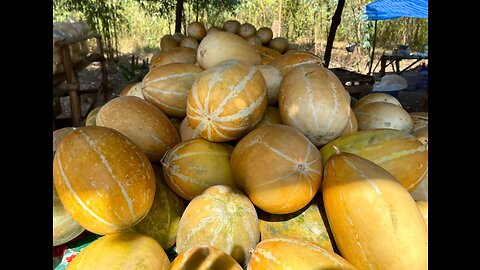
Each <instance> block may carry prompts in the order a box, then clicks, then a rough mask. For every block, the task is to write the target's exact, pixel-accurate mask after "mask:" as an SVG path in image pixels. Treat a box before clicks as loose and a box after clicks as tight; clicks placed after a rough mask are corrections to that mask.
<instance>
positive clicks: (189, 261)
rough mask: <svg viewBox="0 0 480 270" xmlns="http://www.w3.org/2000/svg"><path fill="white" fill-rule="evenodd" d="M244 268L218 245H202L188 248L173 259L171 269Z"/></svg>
mask: <svg viewBox="0 0 480 270" xmlns="http://www.w3.org/2000/svg"><path fill="white" fill-rule="evenodd" d="M186 269H192V270H194V269H195V270H242V267H241V266H240V265H239V264H238V263H237V262H236V261H235V260H234V259H233V258H232V256H230V255H228V254H227V253H225V252H223V251H221V250H219V249H218V248H216V247H212V246H208V245H201V246H194V247H191V248H189V249H187V250H186V251H185V252H183V253H180V254H178V256H177V257H176V258H175V259H174V260H173V262H172V265H171V266H170V270H186Z"/></svg>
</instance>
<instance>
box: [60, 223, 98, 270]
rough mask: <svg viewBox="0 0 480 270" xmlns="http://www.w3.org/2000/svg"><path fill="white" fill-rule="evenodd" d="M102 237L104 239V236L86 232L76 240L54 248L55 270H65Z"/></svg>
mask: <svg viewBox="0 0 480 270" xmlns="http://www.w3.org/2000/svg"><path fill="white" fill-rule="evenodd" d="M100 237H102V235H97V234H93V233H91V232H89V231H84V232H83V233H81V234H80V235H79V236H77V237H76V238H75V239H73V240H71V241H69V242H67V243H65V244H63V245H60V246H56V247H53V269H54V270H65V269H66V268H67V265H68V264H69V263H70V262H71V261H72V260H73V258H75V256H76V255H77V254H78V253H79V252H80V251H81V250H82V249H83V248H85V247H86V246H88V245H90V244H91V243H92V242H93V241H95V240H97V239H98V238H100Z"/></svg>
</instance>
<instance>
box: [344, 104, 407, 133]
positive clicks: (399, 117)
mask: <svg viewBox="0 0 480 270" xmlns="http://www.w3.org/2000/svg"><path fill="white" fill-rule="evenodd" d="M356 104H357V103H356ZM353 112H354V113H355V117H356V118H357V122H358V130H371V129H382V128H388V129H396V130H400V131H405V132H407V133H412V131H413V122H412V118H411V117H410V115H409V114H408V112H407V111H405V110H404V109H403V108H402V107H400V106H398V105H395V104H392V103H388V102H370V103H367V104H363V105H360V106H357V107H355V108H354V109H353Z"/></svg>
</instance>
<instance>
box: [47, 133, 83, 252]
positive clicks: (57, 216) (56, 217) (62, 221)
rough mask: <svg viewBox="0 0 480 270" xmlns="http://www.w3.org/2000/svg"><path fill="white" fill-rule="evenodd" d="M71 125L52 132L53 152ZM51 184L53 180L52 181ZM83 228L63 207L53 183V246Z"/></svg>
mask: <svg viewBox="0 0 480 270" xmlns="http://www.w3.org/2000/svg"><path fill="white" fill-rule="evenodd" d="M74 130H75V128H73V127H64V128H61V129H57V130H55V131H54V132H53V154H54V155H55V152H56V151H57V148H58V145H59V144H60V143H61V142H62V140H63V139H64V138H65V137H66V136H67V135H68V134H70V132H72V131H74ZM52 184H53V182H52ZM84 230H85V229H84V228H83V227H82V226H80V225H79V224H78V223H77V222H76V221H75V220H74V219H73V218H72V216H70V214H68V212H67V211H66V210H65V208H64V207H63V204H62V202H61V201H60V198H59V197H58V193H57V190H56V189H55V186H54V185H53V246H59V245H62V244H65V243H67V242H69V241H70V240H72V239H74V238H75V237H77V236H79V235H80V234H81V233H82V232H83V231H84Z"/></svg>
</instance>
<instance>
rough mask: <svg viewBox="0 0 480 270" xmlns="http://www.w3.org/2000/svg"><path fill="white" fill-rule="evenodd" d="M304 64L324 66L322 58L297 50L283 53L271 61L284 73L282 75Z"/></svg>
mask: <svg viewBox="0 0 480 270" xmlns="http://www.w3.org/2000/svg"><path fill="white" fill-rule="evenodd" d="M304 64H314V65H318V66H322V59H320V57H318V56H316V55H314V54H312V53H309V52H305V51H295V52H289V53H286V54H284V55H281V56H279V57H277V58H275V60H273V61H272V62H271V63H270V65H272V66H274V67H276V68H277V69H278V70H279V71H280V73H282V76H285V75H286V74H287V73H288V71H290V70H291V69H292V68H294V67H297V66H300V65H304Z"/></svg>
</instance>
